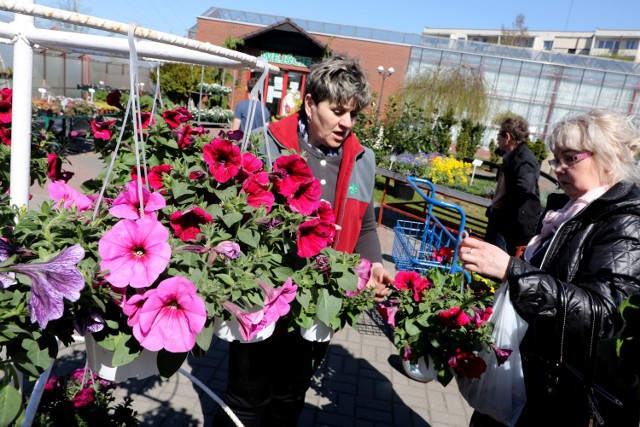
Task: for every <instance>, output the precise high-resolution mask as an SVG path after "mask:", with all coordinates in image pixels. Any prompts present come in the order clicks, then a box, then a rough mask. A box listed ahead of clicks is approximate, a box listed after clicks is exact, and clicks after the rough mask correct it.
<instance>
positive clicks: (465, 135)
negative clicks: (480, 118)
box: [456, 119, 485, 159]
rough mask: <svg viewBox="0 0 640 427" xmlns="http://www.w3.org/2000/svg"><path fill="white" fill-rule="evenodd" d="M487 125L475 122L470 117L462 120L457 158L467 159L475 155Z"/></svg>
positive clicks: (457, 142) (457, 143) (457, 144)
mask: <svg viewBox="0 0 640 427" xmlns="http://www.w3.org/2000/svg"><path fill="white" fill-rule="evenodd" d="M484 130H485V126H484V125H483V124H482V123H473V122H471V120H469V119H462V120H461V121H460V133H459V134H458V139H457V141H456V158H458V159H465V158H473V157H475V154H476V151H477V150H478V148H479V147H480V142H481V141H482V134H483V132H484Z"/></svg>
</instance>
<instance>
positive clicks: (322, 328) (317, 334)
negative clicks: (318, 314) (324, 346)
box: [300, 319, 334, 342]
mask: <svg viewBox="0 0 640 427" xmlns="http://www.w3.org/2000/svg"><path fill="white" fill-rule="evenodd" d="M315 320H316V322H315V323H314V324H313V326H311V327H310V328H305V327H302V326H300V333H301V334H302V338H304V339H305V340H307V341H319V342H326V341H329V340H330V339H331V338H332V337H333V334H334V332H333V329H331V328H330V327H329V326H327V325H326V324H325V323H324V322H322V321H321V320H318V319H315Z"/></svg>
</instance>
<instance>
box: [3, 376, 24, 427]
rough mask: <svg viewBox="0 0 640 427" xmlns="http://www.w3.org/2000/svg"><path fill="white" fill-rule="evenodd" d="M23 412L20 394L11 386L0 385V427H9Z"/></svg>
mask: <svg viewBox="0 0 640 427" xmlns="http://www.w3.org/2000/svg"><path fill="white" fill-rule="evenodd" d="M0 384H2V383H0ZM22 410H23V406H22V395H21V394H20V392H19V391H18V390H16V389H15V388H13V387H11V386H10V385H9V384H2V385H0V427H6V426H8V425H9V424H10V423H11V422H12V421H13V420H14V419H15V418H16V417H17V416H18V414H20V412H22Z"/></svg>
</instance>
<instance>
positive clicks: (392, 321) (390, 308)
mask: <svg viewBox="0 0 640 427" xmlns="http://www.w3.org/2000/svg"><path fill="white" fill-rule="evenodd" d="M377 308H378V313H380V316H382V319H383V320H384V321H385V322H387V323H388V324H389V325H391V327H392V328H395V327H396V313H397V312H398V309H399V307H398V306H397V305H386V304H378V306H377Z"/></svg>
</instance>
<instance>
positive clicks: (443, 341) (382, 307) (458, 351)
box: [378, 248, 505, 385]
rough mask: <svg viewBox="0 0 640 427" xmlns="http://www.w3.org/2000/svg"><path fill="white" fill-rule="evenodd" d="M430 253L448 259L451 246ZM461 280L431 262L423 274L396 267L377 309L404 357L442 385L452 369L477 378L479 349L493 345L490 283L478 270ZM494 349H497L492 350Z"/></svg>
mask: <svg viewBox="0 0 640 427" xmlns="http://www.w3.org/2000/svg"><path fill="white" fill-rule="evenodd" d="M434 257H440V258H443V259H450V257H451V254H450V249H448V248H444V249H442V250H440V251H436V253H435V254H434ZM471 277H472V278H471V281H470V282H468V283H466V281H465V278H464V275H463V274H462V273H457V274H448V273H446V272H444V271H443V270H442V269H441V268H433V269H430V270H428V271H427V272H426V273H425V274H422V275H421V274H419V273H417V272H415V271H400V272H398V274H397V275H396V278H395V281H394V283H393V291H392V293H391V294H390V295H389V297H388V300H387V301H386V302H385V303H382V304H379V306H378V311H379V312H380V314H381V315H382V317H383V318H384V319H385V320H386V321H387V323H389V324H390V325H391V326H392V327H393V330H394V344H395V346H396V348H397V349H398V353H399V354H400V355H401V357H402V359H403V360H405V361H406V362H407V363H410V364H413V365H420V364H421V365H422V366H424V368H425V371H424V372H422V374H423V375H428V374H427V373H426V368H430V370H431V371H432V375H433V376H432V378H431V379H436V378H437V380H438V381H439V382H440V383H442V384H443V385H447V384H448V383H449V382H450V381H451V379H452V378H453V375H454V373H455V374H457V375H461V376H464V377H467V378H476V377H478V376H480V375H481V374H482V373H483V372H484V371H485V369H486V364H485V362H484V360H483V359H482V358H480V357H478V353H479V352H481V351H484V350H486V349H489V348H493V349H494V351H499V352H502V353H501V354H504V353H505V352H503V351H502V350H500V349H497V348H495V346H493V344H492V341H491V331H492V328H493V326H492V324H491V323H488V322H487V319H488V318H489V316H490V315H491V313H492V309H491V303H492V300H493V289H494V288H493V286H494V284H493V283H492V282H490V281H488V280H486V279H483V278H481V277H480V276H478V275H475V274H474V275H471ZM496 354H497V353H496Z"/></svg>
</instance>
